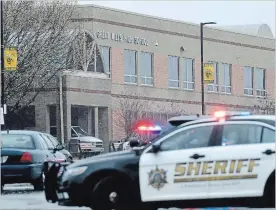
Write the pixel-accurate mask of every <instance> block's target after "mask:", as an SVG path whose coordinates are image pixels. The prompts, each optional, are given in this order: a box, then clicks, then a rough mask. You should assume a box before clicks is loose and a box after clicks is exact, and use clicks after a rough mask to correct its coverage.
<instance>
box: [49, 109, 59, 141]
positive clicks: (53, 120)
mask: <svg viewBox="0 0 276 210" xmlns="http://www.w3.org/2000/svg"><path fill="white" fill-rule="evenodd" d="M49 118H50V119H49V120H50V134H51V135H52V136H54V137H57V106H56V105H50V106H49Z"/></svg>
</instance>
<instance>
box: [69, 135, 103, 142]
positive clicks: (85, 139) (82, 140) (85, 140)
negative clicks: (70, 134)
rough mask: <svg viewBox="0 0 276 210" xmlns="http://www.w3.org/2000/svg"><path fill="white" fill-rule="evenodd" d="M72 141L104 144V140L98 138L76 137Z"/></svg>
mask: <svg viewBox="0 0 276 210" xmlns="http://www.w3.org/2000/svg"><path fill="white" fill-rule="evenodd" d="M72 139H79V140H80V142H100V143H103V141H102V140H100V139H97V138H95V137H93V136H82V137H74V138H72Z"/></svg>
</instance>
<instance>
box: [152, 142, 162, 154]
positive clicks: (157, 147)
mask: <svg viewBox="0 0 276 210" xmlns="http://www.w3.org/2000/svg"><path fill="white" fill-rule="evenodd" d="M160 150H161V144H153V145H152V152H153V153H157V152H159V151H160Z"/></svg>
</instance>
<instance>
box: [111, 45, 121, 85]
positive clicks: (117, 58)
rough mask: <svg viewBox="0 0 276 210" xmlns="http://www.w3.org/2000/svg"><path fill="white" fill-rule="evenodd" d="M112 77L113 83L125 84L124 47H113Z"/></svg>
mask: <svg viewBox="0 0 276 210" xmlns="http://www.w3.org/2000/svg"><path fill="white" fill-rule="evenodd" d="M111 78H112V82H113V83H117V84H124V49H120V48H112V49H111Z"/></svg>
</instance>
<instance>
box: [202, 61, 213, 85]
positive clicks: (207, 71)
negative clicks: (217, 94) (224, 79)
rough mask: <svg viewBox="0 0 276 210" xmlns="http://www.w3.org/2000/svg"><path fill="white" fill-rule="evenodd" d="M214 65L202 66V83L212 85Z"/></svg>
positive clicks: (206, 64)
mask: <svg viewBox="0 0 276 210" xmlns="http://www.w3.org/2000/svg"><path fill="white" fill-rule="evenodd" d="M214 76H215V75H214V64H212V63H205V64H204V83H206V84H211V83H214Z"/></svg>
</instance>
